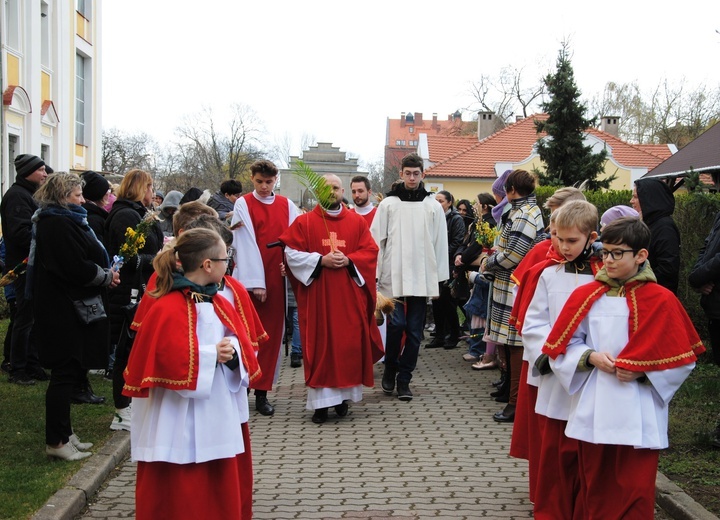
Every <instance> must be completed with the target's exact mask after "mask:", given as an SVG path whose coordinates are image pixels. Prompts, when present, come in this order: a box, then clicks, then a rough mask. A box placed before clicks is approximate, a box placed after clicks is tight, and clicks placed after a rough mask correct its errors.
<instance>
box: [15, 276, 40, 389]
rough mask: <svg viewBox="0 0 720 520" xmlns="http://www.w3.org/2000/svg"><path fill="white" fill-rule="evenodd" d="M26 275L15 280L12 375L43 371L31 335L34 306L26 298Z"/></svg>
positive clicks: (30, 374)
mask: <svg viewBox="0 0 720 520" xmlns="http://www.w3.org/2000/svg"><path fill="white" fill-rule="evenodd" d="M26 277H27V276H26V275H23V276H21V277H19V278H18V279H17V280H15V282H13V283H15V292H16V296H15V301H16V307H15V320H14V321H13V330H12V339H11V341H10V364H11V365H12V367H11V369H10V373H11V374H18V373H22V372H24V373H26V374H27V375H29V376H32V375H33V372H37V371H39V370H41V367H40V359H39V357H38V351H37V348H36V347H35V344H34V343H33V341H32V339H31V337H30V333H31V332H32V327H33V323H34V321H35V319H34V318H33V304H32V301H31V300H27V299H26V298H25V279H26Z"/></svg>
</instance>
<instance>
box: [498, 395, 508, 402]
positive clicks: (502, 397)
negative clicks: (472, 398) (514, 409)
mask: <svg viewBox="0 0 720 520" xmlns="http://www.w3.org/2000/svg"><path fill="white" fill-rule="evenodd" d="M495 402H497V403H509V402H510V394H503V395H501V396H499V397H496V398H495Z"/></svg>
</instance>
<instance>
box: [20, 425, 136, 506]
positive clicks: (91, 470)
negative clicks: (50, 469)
mask: <svg viewBox="0 0 720 520" xmlns="http://www.w3.org/2000/svg"><path fill="white" fill-rule="evenodd" d="M129 453H130V433H129V432H125V431H117V432H115V433H114V434H113V435H112V436H111V437H110V439H108V441H107V442H106V443H105V444H104V445H103V447H102V448H100V449H99V450H98V451H97V453H95V454H93V456H92V457H90V458H89V459H87V461H86V462H85V463H84V464H83V465H82V467H81V468H80V470H79V471H78V472H77V473H76V474H75V475H73V477H72V478H71V479H70V481H69V482H68V483H67V485H66V486H65V487H64V488H63V489H61V490H60V491H58V492H57V493H55V494H54V495H53V496H52V497H50V499H49V500H48V501H47V502H46V503H45V505H44V506H43V507H42V508H41V509H40V510H38V511H37V512H36V513H35V514H34V515H33V516H32V520H73V519H74V518H75V517H76V516H77V515H78V514H79V513H80V512H81V511H82V510H83V508H84V507H85V506H86V505H87V503H88V501H89V500H90V499H91V498H92V496H93V495H94V494H95V493H96V492H97V490H98V489H99V488H100V486H102V485H103V483H104V482H105V480H106V479H107V477H108V475H110V472H111V471H112V470H113V469H115V467H116V466H117V465H118V464H121V463H122V462H123V461H124V460H125V459H126V458H127V456H128V454H129Z"/></svg>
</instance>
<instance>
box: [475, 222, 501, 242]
mask: <svg viewBox="0 0 720 520" xmlns="http://www.w3.org/2000/svg"><path fill="white" fill-rule="evenodd" d="M475 231H476V233H477V238H476V240H477V243H478V244H480V245H481V246H483V247H484V248H491V247H492V246H493V244H495V239H496V238H497V237H498V235H499V234H500V231H498V229H497V228H494V227H491V226H490V224H488V223H487V222H485V221H484V220H482V221H480V222H478V224H477V226H476V228H475Z"/></svg>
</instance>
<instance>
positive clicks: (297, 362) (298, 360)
mask: <svg viewBox="0 0 720 520" xmlns="http://www.w3.org/2000/svg"><path fill="white" fill-rule="evenodd" d="M290 366H291V367H292V368H300V367H301V366H302V354H290Z"/></svg>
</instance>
